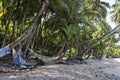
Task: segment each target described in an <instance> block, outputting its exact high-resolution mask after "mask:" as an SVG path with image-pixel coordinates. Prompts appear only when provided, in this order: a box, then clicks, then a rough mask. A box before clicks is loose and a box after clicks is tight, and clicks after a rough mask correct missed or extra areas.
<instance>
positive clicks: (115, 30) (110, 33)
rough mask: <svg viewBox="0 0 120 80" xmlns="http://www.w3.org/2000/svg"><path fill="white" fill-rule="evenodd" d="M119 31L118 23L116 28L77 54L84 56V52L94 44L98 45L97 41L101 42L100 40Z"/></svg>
mask: <svg viewBox="0 0 120 80" xmlns="http://www.w3.org/2000/svg"><path fill="white" fill-rule="evenodd" d="M119 31H120V24H119V25H117V26H116V27H115V28H114V29H112V30H111V31H109V32H108V33H106V34H105V35H103V36H102V37H100V38H98V39H96V41H95V42H93V43H92V44H91V45H90V46H88V47H87V48H86V49H85V50H84V51H82V52H79V53H78V54H77V56H79V57H82V56H83V54H85V53H87V52H88V50H90V49H91V48H92V47H93V46H95V45H96V43H97V42H99V41H101V40H103V39H105V38H107V37H109V36H111V35H113V34H115V33H117V32H119Z"/></svg>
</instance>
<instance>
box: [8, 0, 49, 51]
mask: <svg viewBox="0 0 120 80" xmlns="http://www.w3.org/2000/svg"><path fill="white" fill-rule="evenodd" d="M47 5H48V3H46V1H44V0H42V5H41V8H40V10H39V11H38V14H37V15H36V16H35V17H34V19H33V20H32V23H31V25H30V26H29V28H28V29H27V30H26V31H25V32H24V33H23V34H22V35H21V36H20V37H19V38H18V39H17V40H16V41H15V42H13V43H11V44H10V48H11V49H12V48H14V47H16V46H18V47H20V46H22V45H24V44H25V43H26V42H27V39H29V36H31V34H32V33H33V32H34V30H36V28H37V23H38V21H39V18H40V17H41V16H42V13H43V11H44V10H45V8H46V6H47ZM32 37H33V36H32ZM28 41H29V40H28Z"/></svg>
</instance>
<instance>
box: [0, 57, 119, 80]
mask: <svg viewBox="0 0 120 80" xmlns="http://www.w3.org/2000/svg"><path fill="white" fill-rule="evenodd" d="M84 62H85V63H82V64H80V63H74V64H54V65H44V66H37V67H35V68H33V69H26V70H19V69H15V68H13V66H7V65H3V64H2V63H0V64H2V65H0V80H120V59H118V58H114V59H102V60H96V59H89V60H86V61H84ZM5 66H6V67H5ZM10 69H11V70H10Z"/></svg>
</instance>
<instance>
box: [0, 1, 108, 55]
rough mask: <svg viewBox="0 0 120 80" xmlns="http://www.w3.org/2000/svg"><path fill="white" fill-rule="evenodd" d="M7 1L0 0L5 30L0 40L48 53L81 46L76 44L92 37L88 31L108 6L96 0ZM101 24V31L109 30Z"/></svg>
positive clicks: (77, 49) (94, 30) (60, 52)
mask: <svg viewBox="0 0 120 80" xmlns="http://www.w3.org/2000/svg"><path fill="white" fill-rule="evenodd" d="M7 1H8V0H0V4H1V5H0V6H1V7H2V8H1V9H0V14H1V15H0V18H1V20H0V22H1V27H3V28H4V29H3V30H2V31H3V32H5V33H4V39H3V40H4V41H3V43H2V44H3V45H5V43H6V44H8V43H11V42H13V43H12V48H14V47H15V46H17V45H19V44H20V45H19V46H20V47H23V46H24V45H26V46H28V47H31V48H32V49H35V50H37V51H38V52H39V53H40V54H45V55H49V56H51V55H52V56H53V55H55V56H56V55H59V54H63V53H67V51H69V50H70V51H71V52H69V53H73V52H74V53H78V52H80V51H81V50H82V48H81V47H80V46H84V45H85V44H84V43H87V44H90V43H91V42H92V41H94V40H93V36H92V35H93V33H94V32H96V30H98V29H97V26H98V23H100V22H101V24H102V21H103V20H104V19H105V17H106V15H107V10H106V7H109V4H108V3H105V2H101V1H100V0H9V2H7ZM103 23H104V21H103ZM101 24H99V25H100V26H99V27H101V29H107V30H105V31H103V32H104V33H106V32H108V31H109V30H110V28H108V25H105V26H101ZM96 25H97V26H96ZM11 32H12V34H11ZM7 35H8V36H10V38H8V41H6V40H7V38H6V37H7ZM19 36H20V37H19ZM100 36H102V35H100ZM16 39H17V40H16ZM25 51H26V50H25Z"/></svg>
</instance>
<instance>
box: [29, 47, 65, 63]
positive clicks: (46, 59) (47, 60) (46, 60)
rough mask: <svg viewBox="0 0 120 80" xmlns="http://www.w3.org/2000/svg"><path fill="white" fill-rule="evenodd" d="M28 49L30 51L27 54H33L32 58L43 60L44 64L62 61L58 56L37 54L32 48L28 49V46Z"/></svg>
mask: <svg viewBox="0 0 120 80" xmlns="http://www.w3.org/2000/svg"><path fill="white" fill-rule="evenodd" d="M28 50H29V51H30V52H29V54H30V55H31V56H33V57H34V58H37V59H39V60H41V61H43V62H44V63H46V64H55V63H59V62H62V61H63V60H62V59H60V58H59V57H48V56H44V55H41V54H38V53H36V52H34V51H33V50H32V49H30V48H28Z"/></svg>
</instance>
